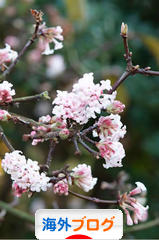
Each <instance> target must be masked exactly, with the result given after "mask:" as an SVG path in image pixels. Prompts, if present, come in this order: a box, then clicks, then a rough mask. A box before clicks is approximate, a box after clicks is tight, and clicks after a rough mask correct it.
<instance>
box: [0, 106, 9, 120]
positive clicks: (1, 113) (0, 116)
mask: <svg viewBox="0 0 159 240" xmlns="http://www.w3.org/2000/svg"><path fill="white" fill-rule="evenodd" d="M10 118H11V115H10V114H9V112H7V111H5V110H2V109H0V121H3V122H5V121H8V120H9V119H10Z"/></svg>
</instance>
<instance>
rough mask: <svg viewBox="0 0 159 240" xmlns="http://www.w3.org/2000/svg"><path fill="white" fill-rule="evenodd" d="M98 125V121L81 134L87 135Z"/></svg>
mask: <svg viewBox="0 0 159 240" xmlns="http://www.w3.org/2000/svg"><path fill="white" fill-rule="evenodd" d="M97 127H98V125H97V123H95V124H93V126H90V127H89V128H86V129H84V130H83V131H81V132H80V135H81V136H82V135H86V134H87V133H89V132H92V131H93V130H94V129H96V128H97Z"/></svg>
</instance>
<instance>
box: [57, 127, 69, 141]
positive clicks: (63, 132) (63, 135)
mask: <svg viewBox="0 0 159 240" xmlns="http://www.w3.org/2000/svg"><path fill="white" fill-rule="evenodd" d="M69 135H70V131H69V130H68V129H67V128H64V129H62V130H61V131H60V132H59V137H60V138H61V139H62V140H65V139H67V138H68V137H69Z"/></svg>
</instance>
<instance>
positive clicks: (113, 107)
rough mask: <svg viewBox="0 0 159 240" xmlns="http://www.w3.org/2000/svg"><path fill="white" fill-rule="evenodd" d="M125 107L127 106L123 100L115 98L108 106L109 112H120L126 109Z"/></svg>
mask: <svg viewBox="0 0 159 240" xmlns="http://www.w3.org/2000/svg"><path fill="white" fill-rule="evenodd" d="M124 108H125V105H124V104H123V103H122V102H120V101H118V100H115V101H113V102H112V103H111V104H110V105H109V106H108V107H107V112H108V113H113V114H119V113H122V112H123V111H124Z"/></svg>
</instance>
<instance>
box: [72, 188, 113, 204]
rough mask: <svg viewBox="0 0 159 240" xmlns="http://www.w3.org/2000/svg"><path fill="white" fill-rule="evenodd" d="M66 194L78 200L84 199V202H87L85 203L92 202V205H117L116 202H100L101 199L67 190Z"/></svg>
mask: <svg viewBox="0 0 159 240" xmlns="http://www.w3.org/2000/svg"><path fill="white" fill-rule="evenodd" d="M68 192H69V193H70V194H72V195H73V196H75V197H78V198H81V199H84V200H87V201H91V202H94V203H103V204H118V200H102V199H99V198H95V197H88V196H84V195H82V194H79V193H75V192H73V191H71V190H69V191H68Z"/></svg>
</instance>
